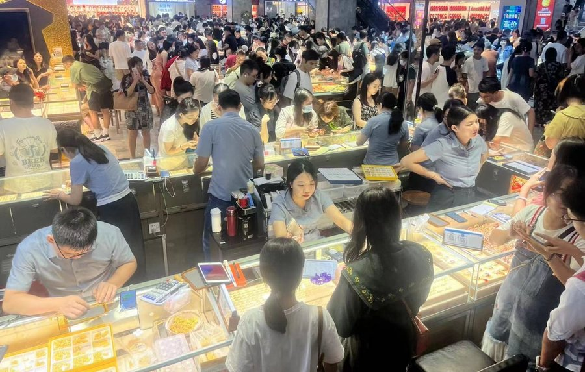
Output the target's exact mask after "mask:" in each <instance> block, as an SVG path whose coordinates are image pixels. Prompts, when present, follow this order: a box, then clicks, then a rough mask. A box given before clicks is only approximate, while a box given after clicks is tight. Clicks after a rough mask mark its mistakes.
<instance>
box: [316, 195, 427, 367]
mask: <svg viewBox="0 0 585 372" xmlns="http://www.w3.org/2000/svg"><path fill="white" fill-rule="evenodd" d="M353 223H354V228H353V231H352V233H351V240H350V242H349V243H348V245H347V246H346V248H345V252H344V254H343V258H344V261H345V264H346V265H347V266H346V267H345V268H344V269H343V271H342V273H341V278H340V279H339V283H338V284H337V288H335V292H333V295H332V296H331V299H330V300H329V305H327V309H328V310H329V313H330V314H331V317H332V318H333V321H334V322H335V326H336V327H337V333H338V334H339V336H340V337H341V338H342V339H343V344H344V349H345V358H344V361H343V371H344V372H352V371H379V370H380V368H381V366H384V365H387V366H389V365H391V366H392V369H391V370H392V371H401V370H402V371H404V370H405V369H406V366H407V365H408V363H409V361H410V360H411V358H412V357H413V356H414V355H415V353H414V350H415V345H416V336H417V333H416V332H417V330H416V329H415V327H414V326H413V322H412V319H411V316H410V314H418V312H419V310H420V307H421V306H422V304H423V303H424V302H425V301H426V299H427V296H428V295H429V291H430V288H431V284H432V282H433V258H432V256H431V254H430V252H429V251H428V250H426V249H425V248H424V247H423V246H421V245H420V244H417V243H413V242H409V241H400V229H401V226H402V223H401V217H400V204H399V203H398V201H397V200H396V197H395V196H394V193H392V191H390V190H389V189H387V188H371V189H368V190H366V191H364V192H363V193H362V194H361V195H360V196H359V197H358V198H357V202H356V207H355V212H354V215H353Z"/></svg>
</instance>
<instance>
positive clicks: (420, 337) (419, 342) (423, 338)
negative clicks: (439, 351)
mask: <svg viewBox="0 0 585 372" xmlns="http://www.w3.org/2000/svg"><path fill="white" fill-rule="evenodd" d="M402 303H403V304H404V307H406V311H407V312H408V316H409V317H410V320H411V322H412V324H413V325H414V329H415V331H416V349H415V356H420V355H422V354H423V353H424V352H425V350H426V349H427V347H428V346H429V329H428V328H427V326H426V325H425V324H424V323H423V322H422V320H420V318H419V317H418V316H414V315H413V314H412V311H410V306H408V304H407V303H406V300H404V298H402Z"/></svg>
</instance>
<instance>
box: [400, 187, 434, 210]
mask: <svg viewBox="0 0 585 372" xmlns="http://www.w3.org/2000/svg"><path fill="white" fill-rule="evenodd" d="M402 199H403V200H406V201H407V202H408V204H412V205H416V206H418V207H425V206H426V205H427V204H429V200H430V199H431V194H429V193H428V192H424V191H419V190H408V191H404V192H403V193H402Z"/></svg>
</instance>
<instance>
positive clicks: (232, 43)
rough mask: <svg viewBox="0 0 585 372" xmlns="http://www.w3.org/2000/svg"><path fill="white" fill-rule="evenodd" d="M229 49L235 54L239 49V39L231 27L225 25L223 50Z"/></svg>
mask: <svg viewBox="0 0 585 372" xmlns="http://www.w3.org/2000/svg"><path fill="white" fill-rule="evenodd" d="M228 49H229V50H230V51H231V53H232V54H234V53H235V52H236V51H237V50H238V41H237V40H236V37H235V36H234V35H233V34H232V29H231V27H230V26H225V27H224V29H223V50H225V51H227V50H228Z"/></svg>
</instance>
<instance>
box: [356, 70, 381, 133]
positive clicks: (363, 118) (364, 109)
mask: <svg viewBox="0 0 585 372" xmlns="http://www.w3.org/2000/svg"><path fill="white" fill-rule="evenodd" d="M380 85H381V84H380V79H378V77H377V76H376V75H375V74H372V73H369V74H366V76H365V77H364V80H363V81H362V86H361V88H360V94H359V96H358V97H356V98H355V99H354V100H353V106H352V111H353V118H354V120H355V123H356V125H357V126H358V127H360V128H363V127H365V126H366V123H367V122H368V120H370V119H371V118H373V117H374V116H376V115H378V108H377V107H376V97H377V96H378V92H379V91H380Z"/></svg>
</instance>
